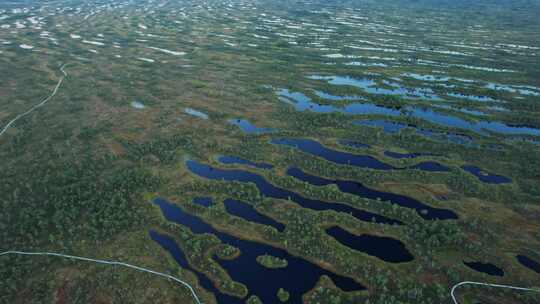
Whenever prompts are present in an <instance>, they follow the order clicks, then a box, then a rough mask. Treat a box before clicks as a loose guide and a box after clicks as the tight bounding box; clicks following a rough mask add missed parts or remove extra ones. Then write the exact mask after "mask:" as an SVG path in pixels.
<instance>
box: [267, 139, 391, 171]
mask: <svg viewBox="0 0 540 304" xmlns="http://www.w3.org/2000/svg"><path fill="white" fill-rule="evenodd" d="M272 143H273V144H276V145H286V146H290V147H294V148H297V149H300V150H301V151H302V152H305V153H309V154H312V155H315V156H318V157H322V158H324V159H326V160H327V161H331V162H333V163H337V164H342V165H351V166H355V167H361V168H370V169H377V170H392V169H396V168H394V167H392V166H390V165H388V164H386V163H383V162H381V161H379V160H378V159H376V158H374V157H371V156H367V155H357V154H352V153H348V152H341V151H336V150H332V149H329V148H327V147H325V146H323V145H321V144H320V143H319V142H316V141H314V140H310V139H296V138H281V139H274V140H272Z"/></svg>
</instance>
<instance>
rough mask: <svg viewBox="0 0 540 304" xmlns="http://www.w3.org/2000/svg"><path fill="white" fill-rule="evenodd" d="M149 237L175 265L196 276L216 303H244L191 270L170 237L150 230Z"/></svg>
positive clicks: (201, 274) (202, 275) (182, 253)
mask: <svg viewBox="0 0 540 304" xmlns="http://www.w3.org/2000/svg"><path fill="white" fill-rule="evenodd" d="M150 237H151V238H152V240H154V241H155V242H156V243H158V244H159V245H160V246H161V247H162V248H163V249H165V250H167V251H168V252H169V253H170V254H171V255H172V257H173V258H174V260H175V261H176V263H178V265H180V267H182V268H183V269H187V270H189V271H191V272H193V273H194V274H195V275H196V276H197V279H198V280H199V284H200V285H201V286H202V287H203V288H204V289H206V290H207V291H209V292H211V293H213V294H214V296H215V297H216V300H217V302H218V303H227V304H229V303H230V304H236V303H238V304H241V303H244V301H242V300H240V299H239V298H237V297H233V296H230V295H227V294H224V293H222V292H221V291H219V290H218V289H217V288H216V287H215V286H214V283H212V281H210V279H209V278H208V277H207V276H206V275H204V274H203V273H200V272H198V271H197V270H195V269H193V268H192V267H191V266H190V265H189V263H188V261H187V259H186V256H185V255H184V252H182V250H181V249H180V247H178V245H177V244H176V242H175V241H174V240H173V239H172V238H171V237H168V236H166V235H163V234H159V233H157V232H155V231H153V230H150ZM195 292H197V291H195Z"/></svg>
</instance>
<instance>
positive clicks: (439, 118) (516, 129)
mask: <svg viewBox="0 0 540 304" xmlns="http://www.w3.org/2000/svg"><path fill="white" fill-rule="evenodd" d="M313 77H322V78H314V79H330V80H329V83H330V84H350V85H355V86H359V87H361V88H364V89H366V90H367V91H368V92H369V93H373V92H371V91H372V90H375V92H382V93H383V94H390V92H386V91H388V90H387V89H381V88H372V87H371V85H372V84H374V82H373V81H372V80H357V79H353V78H349V77H338V76H328V77H324V76H313ZM403 90H404V89H403ZM390 91H392V90H390ZM405 91H407V92H409V91H408V90H405ZM277 94H278V96H279V97H280V100H282V101H284V102H286V103H288V104H291V105H293V106H294V108H295V109H296V110H297V111H312V112H315V113H343V114H350V115H383V116H390V117H397V116H404V115H406V116H410V117H415V118H419V119H423V120H426V121H428V122H431V123H434V124H438V125H441V126H445V127H450V128H460V129H466V130H470V131H473V132H475V133H477V134H480V135H489V133H487V131H489V132H495V133H502V134H527V135H535V136H540V129H536V128H531V127H525V126H511V125H507V124H505V123H502V122H498V121H486V120H479V121H469V120H466V119H463V118H460V117H457V116H452V115H449V114H444V113H441V112H436V111H433V110H432V109H429V108H419V107H414V106H406V107H403V108H401V109H396V108H389V107H383V106H379V105H375V104H373V103H367V102H361V103H358V102H354V103H349V104H347V105H345V106H335V105H327V104H324V105H323V104H318V103H315V102H313V101H312V100H311V98H309V97H308V96H306V95H305V94H303V93H300V92H291V91H289V90H287V89H280V90H278V91H277ZM318 95H319V96H324V95H321V94H320V93H319V94H318ZM326 96H327V97H328V96H331V97H332V98H331V100H337V99H339V98H338V97H337V96H332V95H329V94H326ZM344 98H345V97H344ZM443 107H444V106H443ZM452 109H454V108H452ZM458 111H461V112H465V113H470V114H475V115H478V114H483V113H481V112H477V111H471V110H466V109H461V110H459V109H458Z"/></svg>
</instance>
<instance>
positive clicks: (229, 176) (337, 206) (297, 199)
mask: <svg viewBox="0 0 540 304" xmlns="http://www.w3.org/2000/svg"><path fill="white" fill-rule="evenodd" d="M186 166H187V168H188V169H189V170H190V171H191V172H192V173H194V174H196V175H198V176H200V177H204V178H208V179H212V180H225V181H237V182H244V183H249V182H251V183H254V184H255V186H256V187H257V189H258V190H259V192H260V193H261V195H264V196H266V197H271V198H276V199H282V200H289V201H291V202H294V203H296V204H298V205H300V206H301V207H303V208H307V209H311V210H316V211H324V210H334V211H336V212H343V213H347V214H350V215H351V216H353V217H355V218H357V219H358V220H361V221H366V222H373V221H374V222H376V223H383V224H400V223H401V222H399V221H397V220H393V219H390V218H387V217H384V216H382V215H378V214H375V213H371V212H368V211H365V210H361V209H358V208H353V207H351V206H349V205H347V204H343V203H336V202H325V201H322V200H317V199H310V198H307V197H304V196H302V195H300V194H298V193H296V192H293V191H290V190H287V189H283V188H280V187H277V186H274V185H273V184H271V183H269V182H268V181H266V180H265V179H264V178H263V177H262V176H261V175H258V174H255V173H252V172H249V171H244V170H238V169H220V168H214V167H211V166H208V165H204V164H201V163H198V162H196V161H194V160H188V161H187V162H186Z"/></svg>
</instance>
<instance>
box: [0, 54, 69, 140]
mask: <svg viewBox="0 0 540 304" xmlns="http://www.w3.org/2000/svg"><path fill="white" fill-rule="evenodd" d="M66 65H67V63H65V64H64V65H62V66H61V67H60V71H61V72H62V73H63V74H64V75H63V76H62V77H60V79H59V80H58V83H57V84H56V86H55V87H54V90H53V92H52V94H51V95H49V97H47V98H45V99H43V100H42V101H41V102H40V103H38V104H37V105H35V106H33V107H31V108H30V109H28V111H26V112H24V113H21V114H19V115H17V116H16V117H15V118H13V119H12V120H11V121H10V122H8V123H7V125H5V126H4V128H3V129H2V131H0V136H2V135H3V134H4V133H5V132H6V131H7V130H8V129H9V127H11V125H12V124H13V123H15V122H16V121H17V120H19V119H20V118H22V117H24V116H26V115H28V114H30V113H32V112H33V111H34V110H36V109H37V108H40V107H42V106H44V105H45V104H46V103H47V102H48V101H49V100H51V98H53V97H54V95H56V92H58V89H59V88H60V86H61V85H62V82H64V78H66V77H67V75H68V74H67V73H66V71H65V70H64V68H65V67H66Z"/></svg>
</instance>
